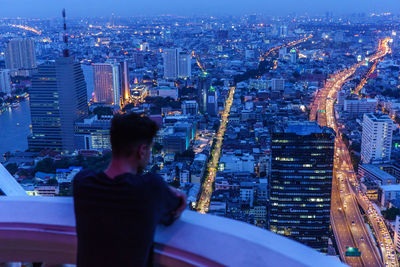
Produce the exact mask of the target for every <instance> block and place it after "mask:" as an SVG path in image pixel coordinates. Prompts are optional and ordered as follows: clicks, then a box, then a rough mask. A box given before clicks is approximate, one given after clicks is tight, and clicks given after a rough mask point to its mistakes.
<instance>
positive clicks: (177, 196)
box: [158, 177, 187, 225]
mask: <svg viewBox="0 0 400 267" xmlns="http://www.w3.org/2000/svg"><path fill="white" fill-rule="evenodd" d="M158 184H159V186H160V187H161V188H160V189H161V192H160V193H161V194H160V197H161V199H160V201H161V204H162V206H163V208H162V214H161V219H160V223H162V224H164V225H170V224H172V223H173V222H174V221H175V220H176V219H178V218H179V217H180V216H181V214H182V212H183V211H184V210H185V208H186V201H187V198H186V195H185V194H184V193H182V192H181V191H179V190H177V189H175V188H174V187H172V186H168V185H167V183H166V182H165V181H164V180H163V179H162V178H161V177H158Z"/></svg>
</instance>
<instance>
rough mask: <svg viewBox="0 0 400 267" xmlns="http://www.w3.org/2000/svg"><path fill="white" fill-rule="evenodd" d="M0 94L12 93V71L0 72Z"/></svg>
mask: <svg viewBox="0 0 400 267" xmlns="http://www.w3.org/2000/svg"><path fill="white" fill-rule="evenodd" d="M0 92H2V93H5V94H10V93H11V79H10V70H7V69H5V70H0Z"/></svg>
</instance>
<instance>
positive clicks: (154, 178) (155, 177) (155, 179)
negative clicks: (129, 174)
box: [143, 172, 165, 186]
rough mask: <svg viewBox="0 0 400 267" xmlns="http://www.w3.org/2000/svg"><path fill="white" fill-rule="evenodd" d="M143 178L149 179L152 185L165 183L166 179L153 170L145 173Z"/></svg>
mask: <svg viewBox="0 0 400 267" xmlns="http://www.w3.org/2000/svg"><path fill="white" fill-rule="evenodd" d="M143 179H145V180H147V181H149V182H150V183H151V184H152V185H155V186H160V185H163V184H164V183H165V182H164V179H163V178H162V177H161V176H160V175H159V174H158V173H153V172H148V173H146V174H144V175H143Z"/></svg>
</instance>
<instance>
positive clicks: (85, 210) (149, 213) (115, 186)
mask: <svg viewBox="0 0 400 267" xmlns="http://www.w3.org/2000/svg"><path fill="white" fill-rule="evenodd" d="M73 192H74V206H75V217H76V232H77V236H78V258H77V266H78V267H102V266H104V267H106V266H107V267H112V266H146V265H149V262H150V261H151V254H152V245H153V238H154V232H155V228H156V226H157V224H158V223H163V224H165V225H169V224H171V223H172V222H173V220H174V219H173V211H175V210H176V209H177V207H178V206H179V204H180V198H178V197H176V196H175V195H174V194H173V193H172V191H171V190H170V189H169V188H168V185H167V184H166V183H165V182H164V181H163V179H162V178H161V177H160V176H159V175H155V174H150V173H149V174H145V175H133V174H129V173H126V174H122V175H119V176H116V177H115V178H114V179H111V178H109V177H108V176H107V175H106V174H105V173H104V172H101V173H94V172H92V171H81V172H80V173H78V174H77V175H76V176H75V178H74V181H73Z"/></svg>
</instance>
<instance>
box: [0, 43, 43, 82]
mask: <svg viewBox="0 0 400 267" xmlns="http://www.w3.org/2000/svg"><path fill="white" fill-rule="evenodd" d="M5 57H6V68H7V69H12V70H17V71H18V72H17V74H19V75H25V76H28V75H31V74H32V70H33V69H35V68H36V55H35V42H34V41H33V39H30V38H24V39H12V40H11V41H10V42H9V43H8V44H7V47H6V51H5Z"/></svg>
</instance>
